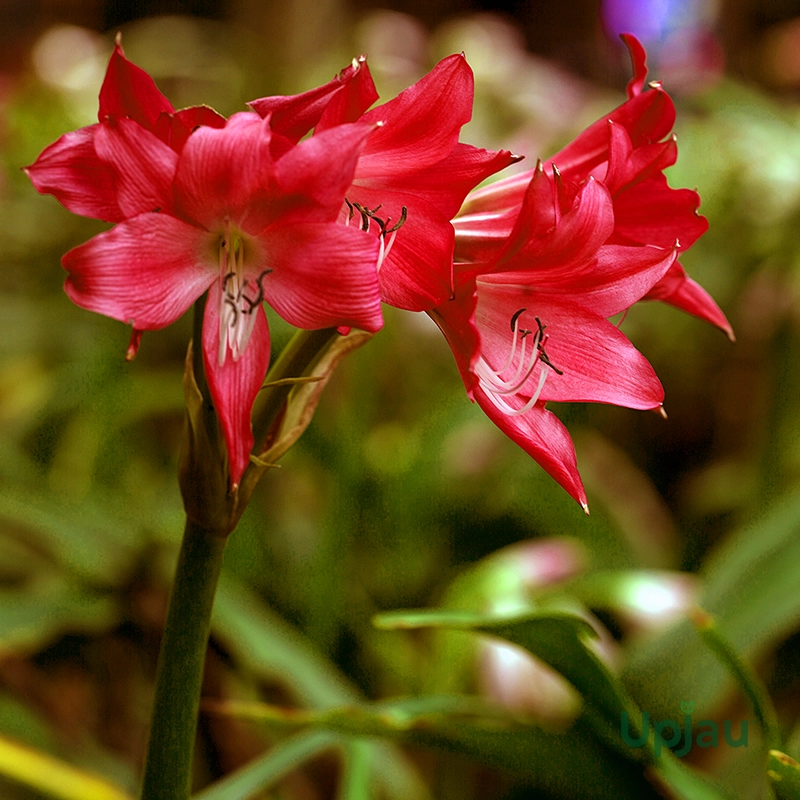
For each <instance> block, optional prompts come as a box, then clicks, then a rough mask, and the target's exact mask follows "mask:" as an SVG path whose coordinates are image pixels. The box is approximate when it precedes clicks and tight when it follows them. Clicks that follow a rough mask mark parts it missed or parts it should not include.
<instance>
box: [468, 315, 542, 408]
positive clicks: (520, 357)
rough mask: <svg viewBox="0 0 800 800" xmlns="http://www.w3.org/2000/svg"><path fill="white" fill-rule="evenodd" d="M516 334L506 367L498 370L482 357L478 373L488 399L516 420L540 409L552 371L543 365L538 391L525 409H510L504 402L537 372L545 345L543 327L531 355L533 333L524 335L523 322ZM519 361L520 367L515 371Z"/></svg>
mask: <svg viewBox="0 0 800 800" xmlns="http://www.w3.org/2000/svg"><path fill="white" fill-rule="evenodd" d="M512 330H513V332H514V335H513V338H512V340H511V350H510V352H509V354H508V358H507V359H506V363H505V364H503V366H502V367H501V368H500V369H498V370H495V369H493V368H492V367H491V366H490V365H489V362H488V361H486V359H485V358H484V357H483V356H482V355H481V356H480V358H479V359H478V362H477V363H476V364H475V367H474V369H475V374H476V375H477V376H478V381H479V383H480V386H481V388H482V389H483V390H484V391H485V392H486V396H487V397H488V398H489V399H490V400H491V401H492V403H493V404H494V405H495V406H496V407H497V408H498V409H499V410H500V411H502V412H503V413H504V414H507V415H508V416H513V417H515V416H519V415H520V414H525V413H526V412H527V411H530V409H531V408H533V407H534V406H535V405H536V402H537V401H538V399H539V396H540V395H541V393H542V389H543V388H544V384H545V381H546V380H547V376H548V374H549V373H550V367H549V366H548V365H547V364H546V363H544V362H542V369H541V372H540V373H539V380H538V382H537V385H536V390H535V391H534V393H533V394H532V395H531V397H530V399H529V400H528V401H527V402H526V403H525V405H524V406H522V407H521V408H514V407H512V406H511V405H509V403H508V402H506V400H505V399H504V398H505V397H506V396H508V395H513V394H516V393H517V392H518V391H519V390H520V389H521V388H522V387H523V386H524V385H525V384H526V383H527V381H528V379H529V378H530V377H531V375H532V374H533V371H534V370H535V369H536V364H537V362H538V361H539V360H540V356H541V353H540V346H541V344H542V328H541V327H539V329H538V330H537V331H536V333H534V334H533V340H532V341H531V344H530V351H528V344H527V339H528V336H529V335H530V333H523V334H522V335H520V326H519V319H516V320H514V324H513V326H512ZM515 361H516V367H514V362H515ZM510 369H511V370H513V374H512V375H510V376H508V377H503V375H504V374H505V373H506V372H508V370H510Z"/></svg>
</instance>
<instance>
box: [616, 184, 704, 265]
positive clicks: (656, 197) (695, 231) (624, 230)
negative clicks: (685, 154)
mask: <svg viewBox="0 0 800 800" xmlns="http://www.w3.org/2000/svg"><path fill="white" fill-rule="evenodd" d="M699 205H700V196H699V195H698V194H697V192H694V191H692V190H691V189H671V188H670V187H669V186H668V185H667V179H666V178H665V177H664V175H662V174H659V175H657V176H654V177H653V178H650V179H649V180H647V181H645V182H644V183H640V184H638V185H636V186H633V187H631V188H630V189H626V190H625V191H624V192H620V193H619V195H618V196H617V197H615V198H614V214H615V217H616V224H615V228H614V236H613V239H612V241H614V242H619V243H621V244H649V245H656V246H658V247H672V245H673V244H674V243H675V242H676V241H677V242H678V244H679V245H680V249H681V250H686V249H688V248H689V247H691V246H692V245H693V244H694V243H695V242H696V241H697V240H698V239H699V238H700V237H701V236H702V235H703V234H704V233H705V232H706V231H707V230H708V221H707V220H706V218H705V217H703V216H700V215H699V214H698V213H697V208H698V206H699Z"/></svg>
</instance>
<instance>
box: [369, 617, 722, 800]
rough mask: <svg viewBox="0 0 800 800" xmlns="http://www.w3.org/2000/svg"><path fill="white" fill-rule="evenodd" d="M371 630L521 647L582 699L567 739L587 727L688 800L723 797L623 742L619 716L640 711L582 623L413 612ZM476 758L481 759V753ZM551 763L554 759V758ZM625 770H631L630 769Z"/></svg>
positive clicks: (676, 766)
mask: <svg viewBox="0 0 800 800" xmlns="http://www.w3.org/2000/svg"><path fill="white" fill-rule="evenodd" d="M376 624H377V625H378V626H379V627H383V628H395V629H396V628H420V627H434V628H447V629H451V630H452V629H462V630H470V631H473V632H476V633H485V634H489V635H492V636H497V637H499V638H502V639H505V640H507V641H510V642H513V643H514V644H517V645H519V646H521V647H524V648H525V649H526V650H528V652H530V653H532V654H533V655H535V656H537V657H538V658H540V659H541V660H542V661H544V662H545V663H547V664H549V665H550V666H551V667H553V668H554V669H556V670H557V671H558V672H560V673H561V674H562V675H563V676H564V677H565V678H566V679H567V680H568V681H569V682H570V683H571V684H572V685H573V686H574V687H575V688H576V689H577V690H578V691H579V692H580V693H581V695H582V697H583V701H584V704H585V705H584V712H583V715H582V717H581V718H580V719H579V720H578V722H577V723H576V724H575V725H574V726H573V727H572V728H571V729H570V732H571V733H574V732H576V731H582V730H585V726H586V725H588V727H589V728H590V729H591V731H592V732H593V733H594V734H595V735H596V736H597V737H598V738H599V739H600V741H602V742H603V743H605V744H606V745H607V746H609V747H611V748H613V749H614V750H616V751H617V752H618V753H619V754H620V755H622V756H624V757H626V758H628V759H632V760H634V759H635V760H637V761H642V760H645V761H647V762H649V763H650V764H651V769H653V770H654V771H655V772H656V773H658V775H660V776H661V778H662V779H663V780H664V781H665V782H666V783H668V784H670V785H672V787H673V789H675V790H676V791H679V793H680V796H682V797H686V798H687V800H723V798H725V797H727V795H726V794H725V793H724V792H723V791H722V790H721V789H720V788H719V787H717V786H715V785H713V784H712V783H710V782H709V781H708V780H706V779H705V778H704V777H702V776H700V775H699V774H697V773H694V772H692V771H691V770H689V769H688V768H686V767H684V766H683V764H681V763H680V762H679V761H678V759H677V758H675V757H674V756H673V755H672V753H671V752H669V751H668V750H666V751H665V752H662V753H661V754H660V756H659V757H658V758H655V757H654V754H653V751H652V749H651V743H650V741H649V740H648V742H647V744H646V745H644V746H643V749H642V750H641V751H640V750H638V749H633V748H631V747H630V746H629V745H627V744H626V743H625V742H624V741H623V739H622V735H621V730H620V727H619V726H620V724H621V715H622V714H623V712H624V713H627V714H628V720H629V722H631V723H634V725H635V724H636V721H638V720H641V719H642V715H641V711H640V710H639V709H638V708H637V706H636V705H635V703H634V702H633V701H632V700H631V699H630V697H629V696H628V693H627V692H626V690H625V688H624V687H623V685H622V683H621V681H620V680H619V678H618V677H617V676H616V675H615V674H614V673H612V672H611V671H610V670H609V669H608V667H607V666H606V665H605V664H604V663H603V662H602V661H601V660H600V659H599V658H598V657H597V656H596V655H595V653H594V652H593V651H592V650H591V649H590V648H589V647H587V642H588V641H590V640H591V639H592V638H594V637H595V636H596V633H595V631H594V629H593V628H592V627H591V625H589V623H588V622H587V621H586V620H585V619H583V617H580V616H577V615H575V614H571V613H568V612H560V611H552V610H542V611H534V612H531V613H528V614H524V615H520V616H517V617H497V616H487V615H480V614H473V613H469V612H449V611H412V612H395V613H392V614H384V615H381V616H380V617H378V618H377V619H376ZM631 730H632V729H631ZM638 733H639V732H638V730H637V731H635V732H633V736H635V737H637V738H638ZM579 735H580V734H579ZM588 738H589V739H591V738H592V737H588ZM520 741H521V740H520ZM484 744H485V745H488V744H489V743H484ZM583 746H584V747H588V744H586V743H584V745H583ZM541 747H543V745H542V744H541V743H537V748H541ZM537 751H538V750H537ZM475 755H478V756H480V752H477V753H475ZM553 757H554V758H556V757H557V756H556V755H555V754H554V755H553ZM606 758H607V759H609V760H611V759H613V756H612V755H611V753H607V754H606ZM579 760H580V757H576V758H575V759H572V760H571V762H570V767H569V769H575V765H576V763H577V761H579ZM639 768H641V767H639ZM630 769H631V770H633V769H636V768H635V767H633V766H631V767H630ZM609 796H614V795H609Z"/></svg>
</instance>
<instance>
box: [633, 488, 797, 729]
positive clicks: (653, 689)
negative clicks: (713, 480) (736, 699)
mask: <svg viewBox="0 0 800 800" xmlns="http://www.w3.org/2000/svg"><path fill="white" fill-rule="evenodd" d="M703 572H704V575H705V580H704V590H703V592H702V594H701V596H700V598H699V601H698V602H699V604H700V605H701V606H702V607H703V608H704V609H706V610H707V611H708V612H709V613H710V614H712V615H713V616H714V618H715V620H716V621H717V623H718V624H719V626H720V628H721V629H723V630H724V631H725V634H726V638H727V639H728V640H729V642H730V643H731V646H732V647H733V648H734V649H735V651H736V652H737V653H738V654H739V655H740V656H741V657H742V658H744V659H746V660H747V661H749V662H751V663H752V662H754V661H757V660H758V657H759V656H760V654H762V653H764V652H765V651H766V650H767V649H768V648H769V647H770V646H772V645H774V644H775V643H776V642H777V641H780V640H781V639H782V638H785V637H786V636H787V635H789V634H790V633H791V632H793V631H795V630H797V627H798V625H799V624H800V592H798V591H797V586H798V585H800V496H795V495H794V493H791V494H789V495H787V496H786V497H785V498H784V499H783V501H782V502H780V503H779V504H778V505H776V506H775V507H774V508H773V509H772V510H771V512H770V513H768V514H767V515H766V516H764V517H763V518H761V519H759V520H758V521H756V522H753V523H751V524H749V525H746V526H743V527H742V528H741V529H740V530H738V531H737V532H736V533H735V534H734V535H733V536H731V537H730V538H729V539H728V540H726V542H725V543H724V544H723V545H722V546H721V547H720V548H719V549H718V550H717V551H716V552H715V553H714V554H713V555H712V557H711V558H710V559H709V561H708V562H707V564H706V565H705V567H704V569H703ZM623 677H624V679H625V683H626V685H627V686H628V688H629V689H630V691H631V693H632V694H633V696H634V697H635V698H636V699H637V700H638V701H639V702H640V703H641V705H642V706H643V707H644V708H647V709H648V711H650V712H651V713H653V714H655V715H656V716H659V717H670V716H674V715H675V714H676V713H677V709H678V706H679V704H680V702H681V701H692V702H694V703H696V705H697V708H698V713H705V714H707V713H710V712H711V710H712V709H713V707H714V706H715V705H717V704H719V703H720V702H721V701H722V700H723V698H724V697H725V695H726V694H729V693H730V692H731V691H732V689H733V684H732V682H731V680H730V679H729V677H728V675H727V672H726V670H725V668H724V667H723V666H722V664H720V662H719V661H718V660H717V659H716V658H715V657H714V656H713V654H712V653H710V652H709V651H708V650H707V649H706V648H704V647H703V646H702V644H701V642H700V638H699V637H698V635H697V633H696V631H695V630H693V628H692V626H691V625H690V624H689V623H688V622H684V623H680V624H678V625H676V626H674V627H672V628H670V629H669V630H668V631H667V632H665V633H664V634H663V635H662V636H659V637H657V638H655V639H652V638H651V639H648V640H647V641H646V642H643V643H642V644H640V645H638V646H635V647H634V648H633V649H632V650H631V652H630V656H629V658H628V661H627V665H626V668H625V671H624V673H623Z"/></svg>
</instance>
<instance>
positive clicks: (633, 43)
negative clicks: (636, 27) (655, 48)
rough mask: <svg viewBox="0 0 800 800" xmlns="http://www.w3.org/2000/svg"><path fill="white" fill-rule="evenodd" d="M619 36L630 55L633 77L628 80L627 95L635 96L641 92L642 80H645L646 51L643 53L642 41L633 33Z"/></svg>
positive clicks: (642, 87)
mask: <svg viewBox="0 0 800 800" xmlns="http://www.w3.org/2000/svg"><path fill="white" fill-rule="evenodd" d="M619 38H620V39H622V41H623V42H625V46H626V47H627V48H628V52H629V53H630V55H631V67H632V69H633V77H632V78H631V79H630V81H629V82H628V87H627V90H628V97H636V96H637V95H639V94H641V93H642V90H643V89H644V82H645V80H647V61H646V59H647V53H645V51H644V47H642V43H641V42H640V41H639V40H638V39H637V38H636V37H635V36H634V35H633V34H630V33H622V34H620V37H619Z"/></svg>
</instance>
